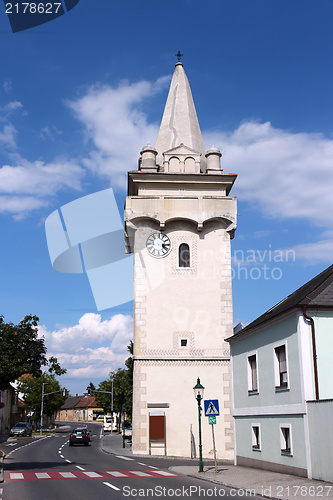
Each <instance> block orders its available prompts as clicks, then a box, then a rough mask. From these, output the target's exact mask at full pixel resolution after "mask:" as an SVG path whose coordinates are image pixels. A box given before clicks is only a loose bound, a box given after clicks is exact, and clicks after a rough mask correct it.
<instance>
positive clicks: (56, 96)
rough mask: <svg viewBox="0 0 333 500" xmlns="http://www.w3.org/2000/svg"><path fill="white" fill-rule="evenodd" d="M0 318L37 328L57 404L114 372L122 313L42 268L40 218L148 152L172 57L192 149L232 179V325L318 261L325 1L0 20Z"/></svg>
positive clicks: (326, 212)
mask: <svg viewBox="0 0 333 500" xmlns="http://www.w3.org/2000/svg"><path fill="white" fill-rule="evenodd" d="M0 24H1V27H0V37H1V42H2V43H1V47H2V50H1V56H0V57H1V65H0V68H1V70H0V228H1V243H2V244H1V247H0V271H1V284H2V286H1V289H0V304H1V307H0V313H1V314H3V315H4V317H5V320H7V321H12V322H14V323H16V322H19V321H20V320H21V319H22V318H23V317H24V316H25V315H26V314H29V313H32V314H37V315H38V316H39V317H40V324H41V329H40V330H41V334H43V335H44V336H45V339H46V344H47V347H48V352H49V354H53V355H56V356H58V359H59V360H60V361H61V363H62V365H63V366H65V367H66V368H67V369H68V374H67V375H66V376H65V377H63V378H62V383H63V384H64V385H66V387H68V389H70V390H71V391H72V392H73V393H75V392H82V391H83V390H84V389H85V387H86V385H87V383H88V382H89V381H90V380H93V381H94V382H95V383H98V382H99V381H101V380H103V379H105V378H106V377H107V374H108V372H109V371H110V370H111V369H115V368H117V367H119V366H122V364H123V361H124V359H125V358H126V357H127V352H126V345H127V344H128V342H129V340H130V338H131V331H132V303H127V304H124V305H122V306H119V307H117V308H114V309H109V310H105V311H101V312H98V311H97V310H96V306H95V303H94V299H93V295H92V293H91V290H90V286H89V283H88V280H87V277H86V276H85V275H75V274H62V273H57V272H56V271H54V270H53V268H52V266H51V263H50V258H49V255H48V249H47V245H46V238H45V229H44V223H45V220H46V218H47V217H48V216H49V215H50V214H51V213H52V212H53V211H54V210H57V209H58V208H60V207H61V206H62V205H64V204H65V203H69V202H71V201H73V200H75V199H77V198H79V197H82V196H85V195H87V194H91V193H94V192H97V191H99V190H102V189H106V188H109V187H112V188H113V189H114V191H115V195H116V200H117V203H118V207H119V210H120V213H121V214H122V211H123V205H124V197H125V194H126V172H127V171H128V170H134V169H135V168H136V165H137V158H138V156H139V152H140V150H141V148H142V147H143V146H144V145H145V144H147V142H151V143H152V144H154V142H155V139H156V135H157V131H158V127H159V122H160V120H161V117H162V113H163V109H164V105H165V100H166V96H167V91H168V85H169V82H170V78H171V75H172V73H173V69H174V64H175V62H176V58H175V57H174V54H175V53H176V52H177V51H178V50H181V52H182V53H183V54H184V57H183V63H184V68H185V71H186V74H187V76H188V78H189V81H190V85H191V88H192V93H193V97H194V101H195V105H196V109H197V114H198V118H199V122H200V126H201V130H202V133H203V137H204V142H205V147H206V149H209V148H210V147H211V146H212V145H213V144H214V145H215V146H217V147H219V148H220V149H221V151H222V152H223V158H222V166H223V169H224V171H225V172H234V173H237V174H238V178H237V181H236V183H235V186H234V188H233V191H232V193H233V194H234V195H236V196H237V197H238V213H239V219H238V229H237V231H236V234H235V239H234V240H233V242H232V256H233V265H234V280H233V295H234V322H235V324H236V323H237V322H239V321H242V322H243V323H245V324H246V323H249V322H250V321H252V320H253V319H255V318H256V317H257V316H258V315H260V314H261V313H263V312H264V311H265V310H267V309H269V308H270V307H271V306H273V305H274V304H275V303H277V302H278V301H280V300H281V299H282V298H284V297H285V296H286V295H288V294H289V293H291V292H292V291H294V290H295V289H296V288H298V287H299V286H301V285H302V284H303V283H305V282H306V281H308V280H309V279H311V278H312V277H314V276H315V275H316V274H318V273H319V272H321V271H322V270H323V269H325V268H326V267H327V266H329V265H330V264H331V263H332V250H333V223H332V213H333V196H332V186H333V137H332V132H333V125H332V116H333V104H332V103H333V99H332V89H333V65H332V56H333V3H332V1H331V0H303V1H299V0H293V1H292V2H290V0H278V1H277V0H276V1H274V0H233V1H232V0H206V2H202V0H201V1H199V0H177V1H174V0H168V2H156V0H154V1H150V0H144V1H142V2H134V1H132V0H127V1H125V2H124V1H122V2H120V1H114V2H111V1H108V2H102V1H101V0H95V1H92V0H80V2H79V3H78V5H77V6H76V7H75V8H74V9H72V10H71V11H70V12H68V13H67V14H65V15H64V16H62V17H60V18H58V19H56V20H54V21H52V22H50V23H47V24H44V25H42V26H40V27H36V28H33V29H30V30H27V31H23V32H19V33H15V34H13V33H12V32H11V29H10V25H9V21H8V19H7V17H6V15H5V13H4V10H3V11H2V12H0Z"/></svg>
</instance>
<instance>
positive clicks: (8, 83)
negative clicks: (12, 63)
mask: <svg viewBox="0 0 333 500" xmlns="http://www.w3.org/2000/svg"><path fill="white" fill-rule="evenodd" d="M2 87H3V89H4V91H5V92H6V94H9V93H10V92H11V91H12V90H13V83H12V81H11V80H10V79H9V78H6V79H5V80H4V82H3V84H2Z"/></svg>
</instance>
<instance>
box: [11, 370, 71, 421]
mask: <svg viewBox="0 0 333 500" xmlns="http://www.w3.org/2000/svg"><path fill="white" fill-rule="evenodd" d="M43 383H44V384H45V385H44V394H47V393H49V392H52V393H53V394H48V395H45V396H44V400H43V414H44V415H47V416H49V417H51V416H52V415H54V413H56V411H57V410H58V409H59V408H60V407H61V406H62V405H63V404H64V402H65V400H66V396H64V395H63V390H62V389H61V387H60V384H59V382H58V380H57V379H56V377H55V375H54V374H53V373H47V372H44V373H42V374H40V375H39V376H37V377H35V376H33V375H24V376H23V377H21V378H20V380H19V381H18V386H17V388H18V390H19V392H20V393H22V394H23V400H24V408H25V409H26V410H27V411H34V415H33V418H32V419H33V420H34V421H35V422H39V421H40V412H41V405H42V386H43ZM56 391H60V392H56Z"/></svg>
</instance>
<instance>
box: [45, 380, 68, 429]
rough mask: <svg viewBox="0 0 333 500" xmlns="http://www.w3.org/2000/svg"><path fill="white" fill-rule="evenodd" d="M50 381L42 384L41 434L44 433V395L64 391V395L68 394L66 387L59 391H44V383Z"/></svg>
mask: <svg viewBox="0 0 333 500" xmlns="http://www.w3.org/2000/svg"><path fill="white" fill-rule="evenodd" d="M47 384H48V382H43V385H42V404H41V407H40V431H39V433H40V435H42V434H43V411H44V396H49V394H55V393H56V392H62V394H63V396H66V389H59V390H58V391H52V392H44V385H47Z"/></svg>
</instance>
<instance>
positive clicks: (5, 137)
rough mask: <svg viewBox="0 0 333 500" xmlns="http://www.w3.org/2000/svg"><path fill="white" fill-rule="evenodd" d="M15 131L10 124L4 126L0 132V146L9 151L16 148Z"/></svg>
mask: <svg viewBox="0 0 333 500" xmlns="http://www.w3.org/2000/svg"><path fill="white" fill-rule="evenodd" d="M16 134H17V131H16V129H15V127H14V125H12V124H11V123H8V124H7V125H4V127H3V130H2V132H1V131H0V146H2V147H4V148H9V149H15V148H16V140H15V136H16Z"/></svg>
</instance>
